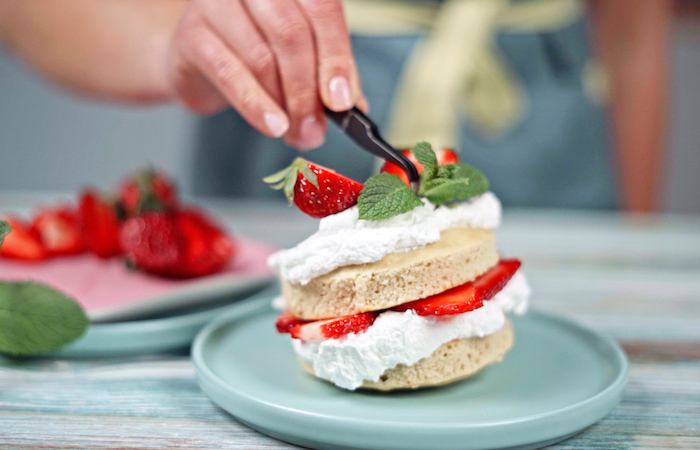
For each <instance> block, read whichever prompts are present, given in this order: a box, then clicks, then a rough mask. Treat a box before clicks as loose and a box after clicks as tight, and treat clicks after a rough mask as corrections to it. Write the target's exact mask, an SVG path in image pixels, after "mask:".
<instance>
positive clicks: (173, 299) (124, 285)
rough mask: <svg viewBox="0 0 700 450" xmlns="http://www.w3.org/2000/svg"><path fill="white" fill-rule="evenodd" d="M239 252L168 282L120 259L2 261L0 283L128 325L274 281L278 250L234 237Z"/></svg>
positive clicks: (93, 316)
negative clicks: (210, 269) (60, 298)
mask: <svg viewBox="0 0 700 450" xmlns="http://www.w3.org/2000/svg"><path fill="white" fill-rule="evenodd" d="M236 243H237V252H236V254H235V255H234V257H233V258H231V261H230V262H229V264H228V265H227V266H226V267H225V268H224V270H223V271H221V272H220V273H217V274H214V275H209V276H205V277H199V278H194V279H189V280H171V279H167V278H161V277H157V276H153V275H148V274H145V273H142V272H138V271H135V270H129V269H127V268H126V266H125V264H124V261H123V260H122V259H121V258H110V259H100V258H98V257H96V256H93V255H91V254H82V255H77V256H70V257H56V258H53V259H49V260H47V261H42V262H38V263H28V262H22V261H16V260H11V259H3V258H1V257H0V280H3V281H25V280H33V281H38V282H42V283H45V284H48V285H50V286H53V287H54V288H56V289H58V290H60V291H61V292H63V293H65V294H67V295H69V296H70V297H72V298H74V299H75V300H76V301H78V302H79V303H80V304H81V305H82V306H83V308H84V309H85V311H86V312H87V314H88V316H89V317H90V319H91V320H94V321H104V320H128V319H130V318H133V317H137V316H141V315H144V314H153V313H159V312H166V311H171V310H174V309H177V308H181V307H186V306H196V305H199V304H202V303H206V302H211V301H212V300H216V299H218V298H222V297H224V296H226V295H232V294H235V293H237V292H242V291H245V290H249V289H253V288H255V287H258V286H262V285H264V284H266V283H268V282H270V281H271V280H272V278H273V277H274V274H273V272H272V271H271V270H270V268H269V267H268V266H267V257H268V256H269V255H270V254H272V253H273V252H275V251H276V248H275V247H273V246H271V245H269V244H265V243H261V242H257V241H253V240H250V239H245V238H241V237H240V236H239V237H237V238H236Z"/></svg>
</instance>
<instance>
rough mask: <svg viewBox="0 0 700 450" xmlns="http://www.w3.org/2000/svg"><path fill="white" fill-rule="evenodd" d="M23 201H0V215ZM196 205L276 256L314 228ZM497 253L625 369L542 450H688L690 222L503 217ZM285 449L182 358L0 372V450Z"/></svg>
mask: <svg viewBox="0 0 700 450" xmlns="http://www.w3.org/2000/svg"><path fill="white" fill-rule="evenodd" d="M36 198H37V197H36V196H35V195H17V194H16V193H14V194H12V195H10V194H5V195H0V211H7V210H8V209H15V210H21V209H23V208H26V206H27V205H28V204H30V203H31V202H32V201H34V200H36ZM42 198H43V197H42ZM208 203H209V204H210V206H213V207H215V208H217V210H218V211H219V212H220V213H221V215H222V216H223V217H224V218H225V219H226V221H227V222H228V223H230V224H231V225H232V227H233V228H234V229H235V230H237V231H238V232H240V233H244V234H247V235H249V236H252V237H256V238H260V239H268V240H270V241H273V242H275V243H277V244H279V245H291V244H293V243H294V242H297V241H298V240H300V239H301V238H303V237H304V236H306V235H308V234H310V233H311V231H313V228H314V226H315V221H313V220H311V219H308V218H306V217H304V216H302V215H301V214H300V213H298V212H297V211H295V210H293V209H288V208H286V207H285V206H283V205H281V204H277V203H274V204H273V203H251V202H232V201H218V202H217V201H213V202H212V201H210V202H208ZM499 244H500V248H501V249H502V251H503V253H504V254H506V255H513V256H518V257H520V258H521V259H522V260H523V263H524V268H525V271H526V273H527V274H528V276H529V278H530V281H531V283H532V285H533V288H534V297H533V307H535V308H541V309H545V310H549V311H556V312H558V313H561V314H564V315H567V316H571V317H573V318H575V319H577V320H579V321H580V322H583V323H585V324H587V325H588V326H590V327H592V328H595V329H597V330H600V331H602V332H605V333H608V334H610V335H612V336H613V337H615V338H616V339H617V340H618V341H620V342H621V344H622V346H623V347H624V349H625V350H626V352H627V354H628V356H629V359H630V362H631V370H630V375H629V383H628V385H627V390H626V391H625V395H624V398H623V401H622V403H621V404H620V405H619V406H617V407H616V408H615V409H614V410H613V412H612V413H611V414H610V415H609V416H608V417H606V418H605V419H603V420H602V421H600V422H599V423H597V424H596V425H594V426H592V427H590V428H588V429H587V430H585V431H583V432H582V433H580V434H579V435H577V436H574V437H573V438H571V439H569V440H567V441H564V442H562V443H560V444H558V445H555V446H554V447H553V448H628V447H635V448H639V447H647V448H650V447H656V448H695V449H697V448H700V218H698V217H680V216H678V217H665V216H661V217H622V216H620V215H617V214H612V213H609V214H608V213H583V212H568V211H558V212H533V211H508V212H506V217H505V225H504V226H503V228H502V230H501V231H500V233H499ZM0 276H1V274H0ZM289 447H291V446H290V445H287V444H285V443H283V442H280V441H277V440H275V439H272V438H269V437H267V436H264V435H262V434H260V433H258V432H256V431H253V430H251V429H250V428H248V427H246V426H244V425H242V424H241V423H239V422H237V421H236V420H235V419H234V418H232V417H231V416H229V415H228V414H227V413H225V412H224V411H223V410H221V409H219V408H218V407H217V406H215V405H214V404H213V403H212V402H211V401H210V400H209V399H208V398H207V397H206V396H205V395H204V394H203V393H202V392H201V391H200V390H199V387H198V386H197V382H196V380H195V376H194V369H193V367H192V363H191V362H190V360H189V358H188V355H187V350H183V351H182V352H175V353H167V354H159V355H152V356H146V357H143V356H142V357H127V358H110V359H85V360H76V359H71V360H61V359H34V360H29V361H21V362H13V361H10V360H2V359H0V448H3V449H6V448H22V449H26V448H138V449H161V448H187V449H194V448H210V449H221V448H289Z"/></svg>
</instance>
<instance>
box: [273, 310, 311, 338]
mask: <svg viewBox="0 0 700 450" xmlns="http://www.w3.org/2000/svg"><path fill="white" fill-rule="evenodd" d="M307 322H308V320H304V319H300V318H298V317H297V316H295V315H294V314H292V313H290V312H289V311H285V312H283V313H282V314H280V315H279V317H277V322H275V326H276V327H277V331H278V332H280V333H290V332H291V331H292V328H294V327H296V326H297V325H302V324H305V323H307Z"/></svg>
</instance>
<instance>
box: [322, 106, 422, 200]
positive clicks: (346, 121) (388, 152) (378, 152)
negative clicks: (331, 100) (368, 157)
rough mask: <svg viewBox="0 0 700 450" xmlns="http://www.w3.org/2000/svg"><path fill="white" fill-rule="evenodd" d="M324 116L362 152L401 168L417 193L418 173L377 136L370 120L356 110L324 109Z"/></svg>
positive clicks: (377, 133)
mask: <svg viewBox="0 0 700 450" xmlns="http://www.w3.org/2000/svg"><path fill="white" fill-rule="evenodd" d="M326 116H328V118H329V119H330V120H332V121H333V122H335V124H336V125H338V126H339V127H340V129H341V130H343V132H344V133H345V134H347V135H348V136H349V137H350V139H352V140H353V141H355V142H356V143H357V144H358V145H359V146H360V147H362V149H363V150H365V151H367V152H369V153H371V154H373V155H375V156H379V157H380V158H384V159H385V160H387V161H391V162H392V163H394V164H396V165H397V166H399V167H401V168H402V169H403V170H404V172H406V175H408V179H409V180H410V182H411V188H412V189H413V191H414V192H416V193H417V192H418V181H419V179H420V178H419V177H418V171H417V170H416V166H414V165H413V163H411V161H409V160H408V158H406V157H405V156H403V155H402V154H401V152H400V151H398V150H396V149H395V148H394V147H392V146H391V145H389V144H388V143H387V142H386V141H385V140H384V139H382V137H381V136H380V135H379V128H377V125H376V124H375V123H374V122H372V120H371V119H370V118H369V117H367V116H366V115H364V114H363V113H362V111H360V110H359V109H357V108H353V109H350V110H348V111H343V112H335V111H331V110H330V109H326Z"/></svg>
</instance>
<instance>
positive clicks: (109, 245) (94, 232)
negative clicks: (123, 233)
mask: <svg viewBox="0 0 700 450" xmlns="http://www.w3.org/2000/svg"><path fill="white" fill-rule="evenodd" d="M78 223H79V225H80V231H81V233H82V235H83V241H84V242H85V247H86V248H87V249H88V250H89V251H91V252H92V253H94V254H96V255H97V256H99V257H101V258H109V257H110V256H114V255H118V254H119V253H121V249H120V246H119V221H118V220H117V210H116V208H115V205H114V204H113V203H111V202H108V201H107V200H104V199H103V198H102V197H101V196H100V194H99V193H98V192H97V191H95V190H92V189H86V190H84V191H83V192H82V194H81V195H80V202H79V206H78Z"/></svg>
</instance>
